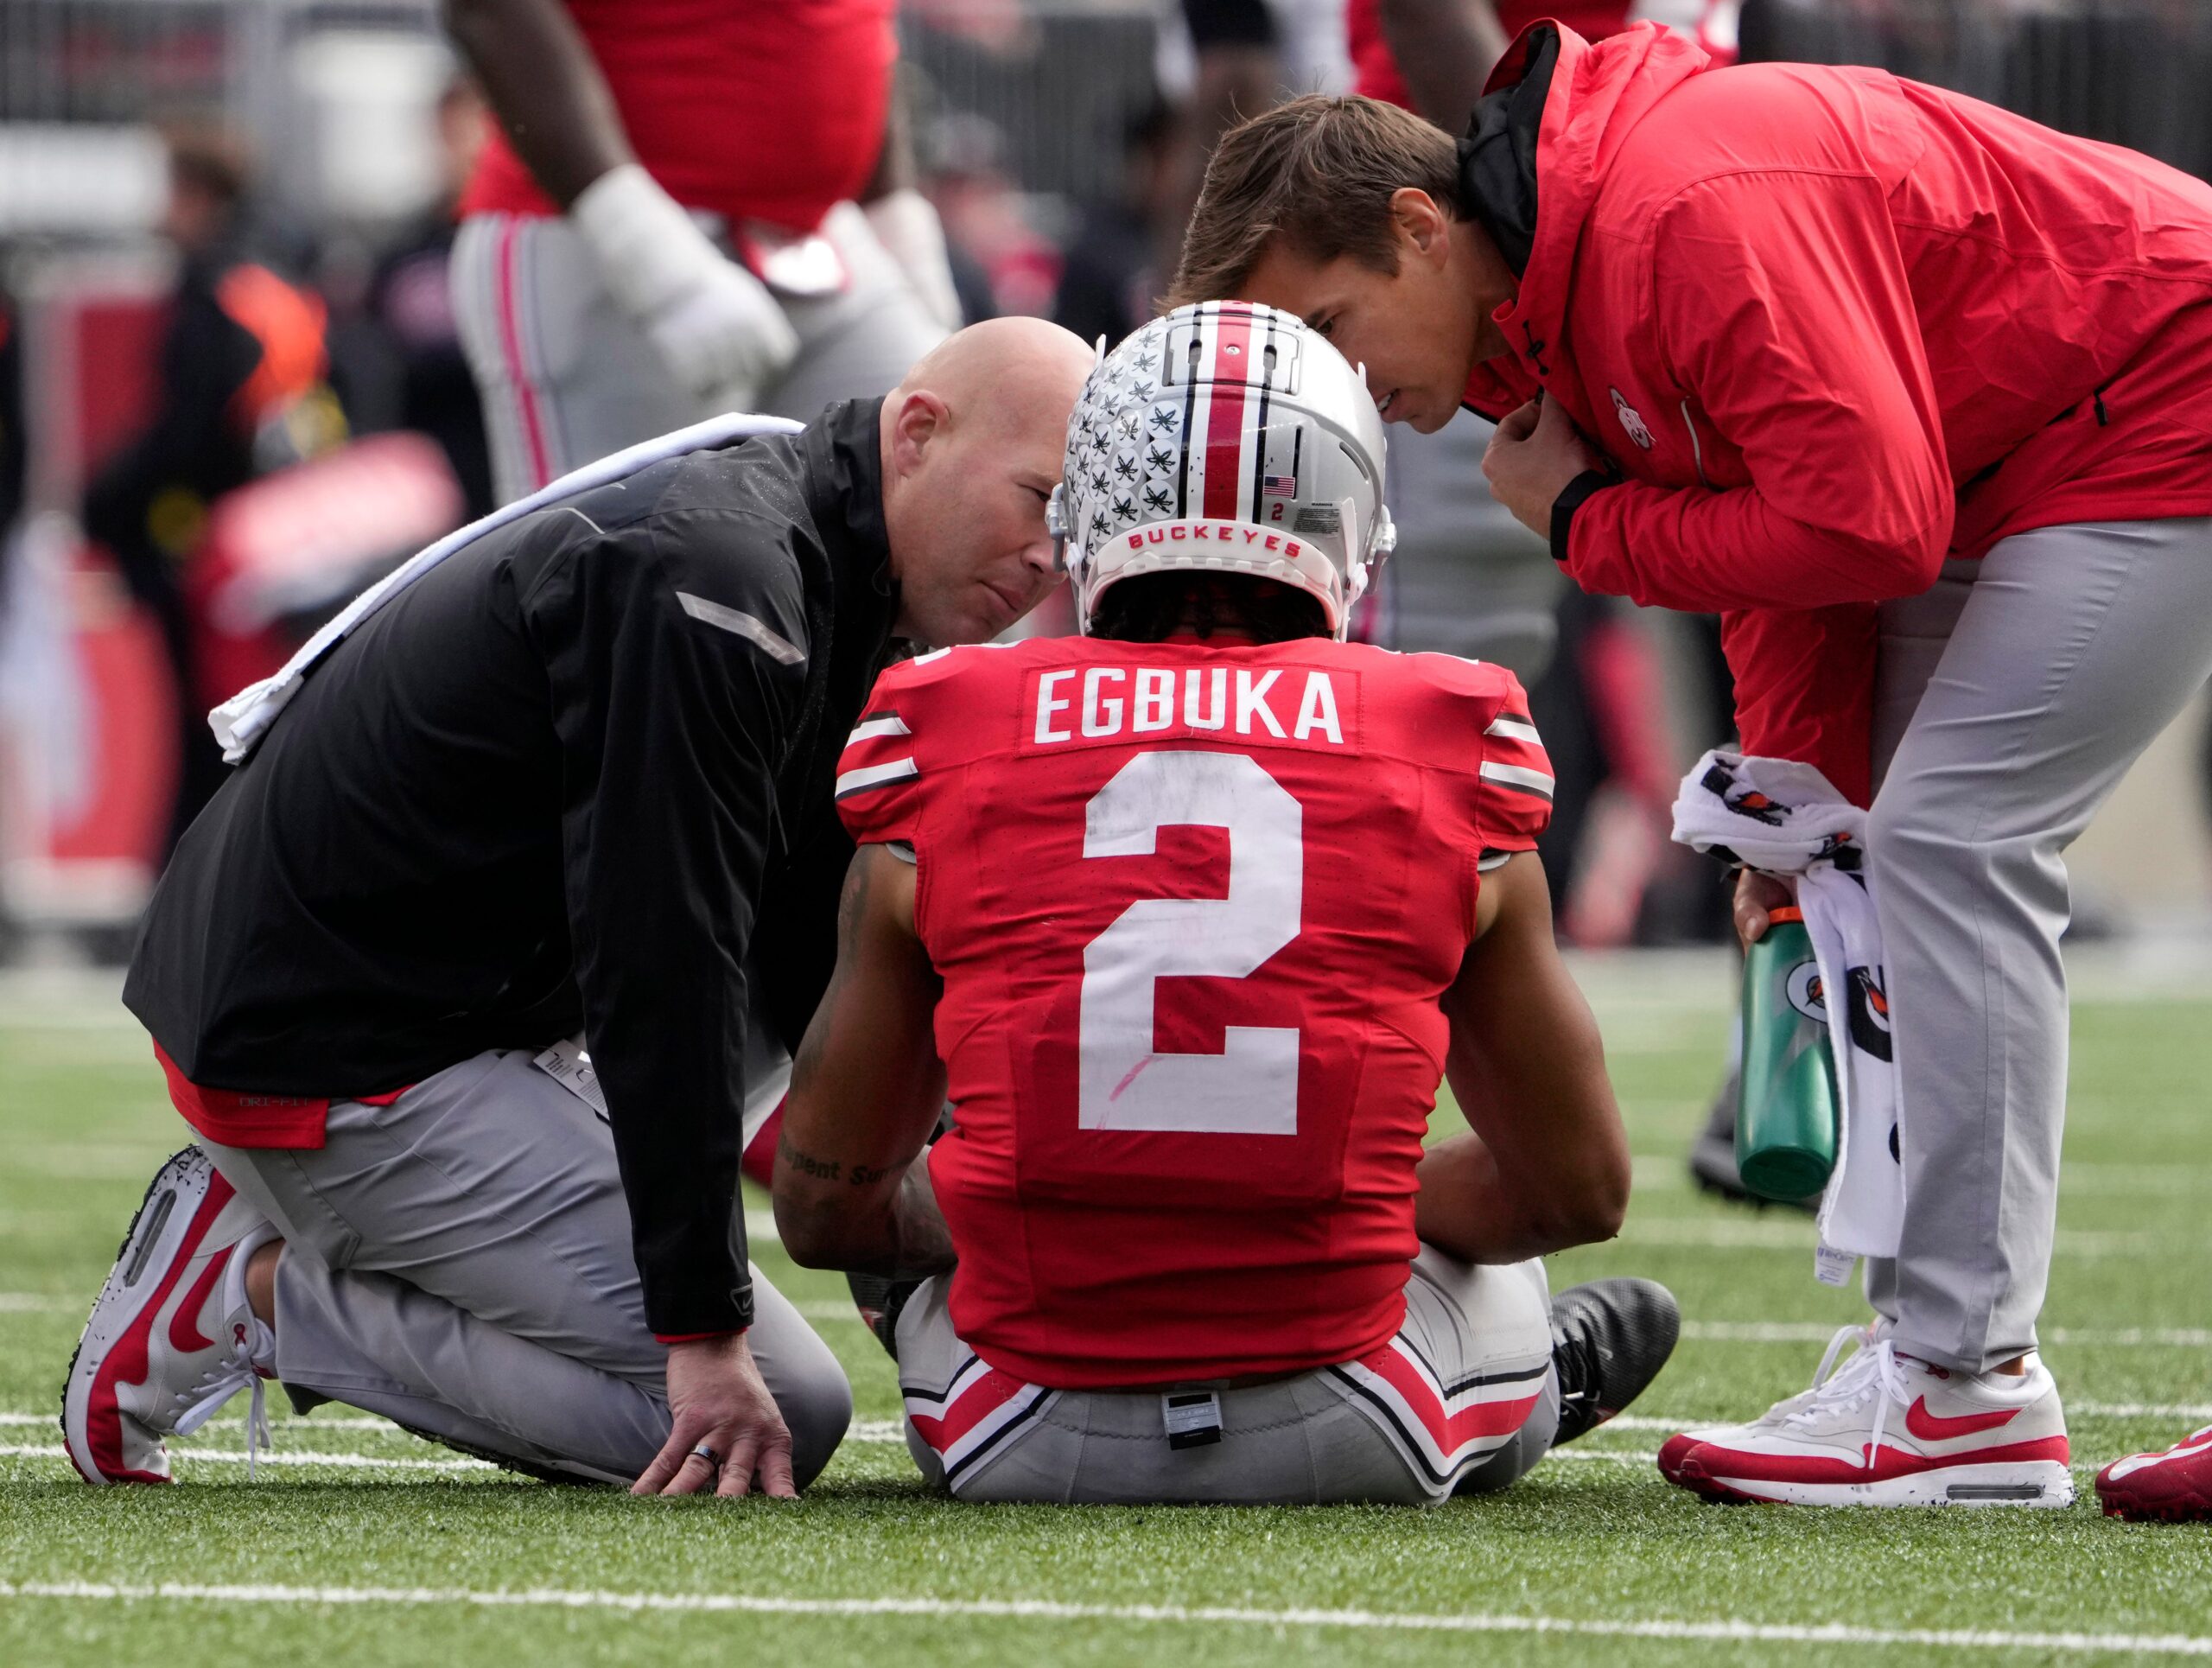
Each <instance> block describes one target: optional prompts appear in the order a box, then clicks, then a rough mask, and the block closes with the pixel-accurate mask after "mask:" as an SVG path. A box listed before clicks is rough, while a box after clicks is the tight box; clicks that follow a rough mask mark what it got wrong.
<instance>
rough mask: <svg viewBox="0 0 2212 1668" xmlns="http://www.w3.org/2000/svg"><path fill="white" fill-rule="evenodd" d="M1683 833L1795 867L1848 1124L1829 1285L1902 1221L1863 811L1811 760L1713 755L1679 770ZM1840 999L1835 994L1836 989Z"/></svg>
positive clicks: (1831, 1198) (1837, 1179)
mask: <svg viewBox="0 0 2212 1668" xmlns="http://www.w3.org/2000/svg"><path fill="white" fill-rule="evenodd" d="M1675 839H1676V840H1678V841H1680V842H1681V844H1684V845H1687V846H1692V847H1694V848H1695V849H1696V850H1700V851H1704V852H1709V853H1711V854H1712V855H1713V856H1717V857H1719V858H1721V859H1722V860H1723V861H1724V862H1728V863H1743V864H1745V865H1746V866H1747V867H1749V868H1752V869H1759V870H1761V871H1763V872H1764V873H1766V874H1770V875H1794V876H1796V880H1797V903H1798V907H1800V908H1801V909H1802V910H1803V911H1804V912H1805V931H1806V933H1808V936H1810V938H1811V939H1812V940H1813V955H1814V958H1815V960H1816V961H1817V962H1818V963H1819V964H1820V970H1821V989H1822V990H1823V991H1824V992H1825V993H1827V996H1828V997H1829V998H1830V999H1829V1000H1827V1002H1826V1003H1824V1004H1823V1006H1824V1007H1825V1009H1826V1010H1827V1024H1828V1041H1829V1044H1830V1046H1831V1047H1832V1048H1833V1050H1834V1056H1835V1062H1836V1086H1837V1089H1838V1098H1839V1100H1840V1103H1841V1104H1840V1108H1839V1120H1840V1127H1839V1128H1838V1130H1837V1139H1836V1167H1835V1171H1834V1174H1833V1175H1830V1176H1829V1178H1828V1185H1827V1191H1826V1192H1824V1193H1823V1194H1821V1211H1820V1234H1821V1245H1820V1251H1819V1252H1818V1254H1817V1256H1816V1257H1815V1264H1814V1270H1815V1273H1816V1274H1817V1275H1818V1276H1819V1277H1820V1278H1821V1280H1822V1281H1824V1282H1826V1283H1827V1284H1829V1285H1835V1286H1840V1285H1841V1284H1842V1283H1844V1282H1845V1281H1846V1280H1847V1279H1848V1278H1850V1276H1851V1269H1852V1265H1853V1263H1854V1262H1855V1261H1856V1259H1857V1258H1859V1257H1895V1256H1896V1255H1897V1240H1898V1236H1899V1234H1900V1232H1902V1230H1903V1228H1904V1166H1903V1164H1902V1163H1901V1162H1899V1159H1898V1156H1897V1154H1898V1141H1899V1135H1898V1128H1897V1125H1898V1120H1899V1118H1900V1117H1901V1115H1902V1111H1903V1109H1902V1106H1901V1105H1900V1101H1899V1097H1898V1094H1897V1067H1896V1066H1895V1065H1894V1064H1893V1063H1892V1062H1891V1050H1890V1016H1889V1003H1888V998H1887V996H1886V994H1885V989H1884V979H1883V958H1882V928H1881V923H1880V921H1879V920H1878V918H1877V917H1876V915H1875V913H1874V901H1873V900H1872V898H1871V897H1869V896H1868V895H1867V892H1866V812H1863V811H1861V810H1859V807H1858V806H1856V805H1853V804H1852V803H1851V802H1850V801H1849V800H1847V799H1845V798H1844V797H1843V795H1841V794H1840V793H1837V792H1836V791H1835V789H1834V786H1832V785H1831V784H1830V783H1829V781H1828V779H1827V777H1825V776H1823V775H1822V774H1821V773H1820V772H1819V771H1817V770H1815V768H1814V767H1812V766H1810V765H1804V764H1797V763H1795V762H1793V761H1790V760H1788V759H1758V758H1746V757H1745V756H1744V755H1743V754H1736V753H1722V752H1719V751H1717V750H1716V751H1714V752H1711V753H1708V754H1706V755H1705V757H1703V758H1702V759H1700V760H1699V761H1697V763H1696V764H1695V765H1694V767H1691V770H1690V774H1688V775H1687V776H1685V777H1683V778H1682V787H1681V793H1680V795H1679V796H1677V798H1676V799H1675ZM1839 991H1841V992H1843V993H1845V996H1846V999H1845V1000H1843V1001H1840V1002H1839V1001H1836V1000H1834V995H1835V993H1836V992H1839Z"/></svg>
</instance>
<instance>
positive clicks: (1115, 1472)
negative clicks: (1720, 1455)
mask: <svg viewBox="0 0 2212 1668" xmlns="http://www.w3.org/2000/svg"><path fill="white" fill-rule="evenodd" d="M945 1300H946V1282H945V1281H944V1280H943V1279H941V1278H940V1279H935V1280H931V1281H929V1282H928V1283H925V1285H924V1286H923V1287H922V1288H921V1289H920V1290H919V1291H918V1292H916V1293H915V1294H914V1296H913V1297H912V1299H911V1300H910V1301H909V1302H908V1303H907V1305H906V1309H905V1311H904V1312H903V1313H902V1314H901V1315H899V1391H900V1393H901V1394H902V1395H903V1396H904V1397H905V1398H906V1412H907V1418H906V1447H907V1450H908V1451H909V1452H910V1453H912V1455H913V1456H914V1463H915V1464H916V1465H918V1466H919V1467H921V1471H922V1474H923V1475H924V1476H925V1477H926V1478H928V1479H929V1480H930V1481H931V1484H933V1485H936V1486H938V1487H949V1488H950V1490H951V1492H952V1493H955V1494H957V1496H959V1498H961V1499H963V1500H991V1501H1030V1502H1053V1503H1064V1502H1065V1503H1076V1502H1082V1503H1090V1504H1097V1505H1109V1506H1110V1505H1120V1506H1137V1505H1147V1504H1154V1503H1165V1504H1174V1505H1196V1504H1205V1505H1218V1506H1268V1505H1274V1506H1301V1505H1326V1504H1331V1503H1335V1502H1344V1501H1371V1502H1376V1503H1379V1504H1384V1505H1397V1506H1433V1505H1435V1504H1437V1503H1438V1502H1440V1501H1441V1500H1443V1499H1446V1498H1447V1497H1448V1496H1450V1495H1452V1494H1453V1493H1461V1494H1471V1493H1488V1492H1490V1491H1491V1490H1495V1489H1499V1488H1503V1487H1505V1486H1506V1485H1507V1484H1509V1483H1510V1482H1512V1481H1514V1480H1516V1478H1519V1477H1521V1476H1522V1475H1524V1474H1526V1473H1527V1472H1528V1471H1529V1468H1530V1467H1533V1466H1534V1465H1535V1463H1536V1461H1539V1460H1541V1458H1543V1456H1544V1455H1545V1454H1546V1453H1547V1452H1548V1451H1549V1449H1550V1448H1551V1442H1552V1437H1553V1436H1554V1435H1555V1434H1556V1433H1557V1431H1558V1429H1559V1410H1560V1396H1559V1379H1558V1378H1557V1376H1556V1375H1555V1374H1554V1372H1553V1369H1552V1337H1551V1294H1550V1289H1549V1288H1548V1285H1547V1283H1546V1282H1545V1277H1544V1265H1543V1264H1541V1263H1540V1262H1528V1263H1516V1264H1508V1265H1504V1266H1499V1267H1486V1266H1485V1267H1474V1266H1470V1265H1469V1264H1465V1263H1459V1262H1455V1261H1453V1260H1452V1258H1450V1257H1446V1256H1444V1255H1443V1254H1442V1253H1441V1252H1439V1251H1433V1250H1424V1251H1422V1252H1421V1255H1420V1257H1417V1258H1416V1259H1415V1260H1414V1264H1413V1270H1412V1274H1411V1276H1410V1277H1409V1278H1408V1281H1407V1283H1406V1320H1405V1324H1404V1326H1403V1327H1401V1328H1400V1330H1399V1333H1398V1335H1397V1337H1396V1338H1395V1339H1394V1340H1392V1341H1391V1342H1390V1343H1389V1344H1388V1345H1386V1346H1384V1347H1383V1349H1382V1350H1380V1351H1378V1352H1376V1354H1375V1355H1371V1356H1369V1357H1367V1358H1365V1359H1363V1361H1359V1362H1347V1363H1345V1364H1344V1365H1343V1366H1335V1367H1325V1368H1322V1369H1320V1370H1319V1371H1317V1372H1306V1373H1300V1374H1299V1375H1297V1376H1296V1377H1294V1378H1280V1379H1276V1380H1274V1381H1273V1382H1271V1383H1267V1384H1258V1385H1243V1386H1241V1387H1238V1388H1236V1389H1226V1388H1218V1387H1214V1386H1206V1385H1193V1386H1177V1387H1176V1393H1177V1394H1178V1395H1181V1394H1183V1393H1184V1392H1185V1391H1186V1390H1187V1391H1198V1392H1203V1391H1206V1390H1209V1389H1211V1390H1212V1391H1213V1393H1214V1395H1215V1396H1216V1397H1217V1403H1218V1410H1219V1421H1220V1429H1221V1436H1220V1439H1219V1440H1218V1441H1217V1442H1210V1443H1206V1444H1204V1445H1200V1446H1192V1447H1185V1448H1177V1447H1175V1446H1174V1445H1173V1443H1172V1442H1170V1441H1169V1438H1168V1434H1167V1427H1166V1417H1167V1415H1166V1405H1165V1402H1164V1400H1163V1393H1162V1392H1161V1391H1159V1390H1157V1389H1154V1390H1147V1391H1097V1390H1093V1391H1074V1390H1046V1389H1044V1388H1042V1387H1041V1386H1039V1385H1024V1384H1020V1383H1019V1382H1018V1381H1016V1380H1014V1378H1010V1377H1009V1376H1007V1375H1005V1374H1002V1373H997V1372H992V1371H991V1370H990V1369H989V1368H988V1366H987V1365H986V1364H984V1363H983V1362H982V1361H981V1360H980V1359H978V1357H977V1356H976V1352H975V1351H973V1350H972V1349H970V1348H969V1347H968V1346H967V1345H965V1344H963V1343H962V1342H961V1340H959V1338H958V1337H957V1336H956V1335H955V1334H954V1332H953V1329H952V1316H951V1313H950V1309H949V1308H948V1307H947V1304H946V1301H945ZM1383 1356H1389V1358H1390V1359H1388V1360H1383V1359H1378V1358H1379V1357H1383ZM1486 1406H1487V1407H1489V1408H1491V1409H1492V1410H1494V1412H1495V1414H1496V1415H1497V1416H1499V1417H1484V1412H1483V1410H1484V1407H1486ZM924 1422H926V1423H924Z"/></svg>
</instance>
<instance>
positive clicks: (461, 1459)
mask: <svg viewBox="0 0 2212 1668" xmlns="http://www.w3.org/2000/svg"><path fill="white" fill-rule="evenodd" d="M68 1457H69V1450H68V1449H67V1448H64V1447H62V1446H61V1444H60V1443H59V1442H55V1443H54V1444H52V1445H51V1446H48V1445H47V1444H45V1443H39V1442H15V1443H6V1444H0V1459H10V1460H66V1459H67V1458H68ZM171 1457H172V1458H175V1459H181V1460H185V1461H192V1462H195V1463H203V1464H204V1463H206V1462H207V1461H216V1462H217V1463H219V1464H223V1465H244V1464H245V1461H246V1456H245V1450H244V1449H243V1448H241V1449H239V1450H238V1451H237V1452H235V1453H233V1452H231V1451H229V1450H227V1449H225V1448H194V1447H190V1446H183V1447H180V1448H177V1450H176V1451H175V1454H174V1455H172V1456H171ZM260 1462H261V1463H262V1464H263V1465H321V1466H332V1467H340V1468H342V1469H346V1470H353V1469H360V1470H365V1471H497V1470H498V1469H499V1467H497V1466H495V1465H493V1464H492V1463H491V1462H490V1461H486V1460H471V1459H468V1458H467V1457H465V1456H464V1455H458V1454H456V1455H454V1457H453V1458H452V1459H450V1460H385V1459H378V1457H377V1456H375V1455H370V1454H305V1453H297V1452H292V1451H289V1450H286V1449H282V1448H280V1449H277V1451H275V1452H273V1453H264V1454H263V1455H260Z"/></svg>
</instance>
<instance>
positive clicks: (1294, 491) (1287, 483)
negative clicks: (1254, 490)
mask: <svg viewBox="0 0 2212 1668" xmlns="http://www.w3.org/2000/svg"><path fill="white" fill-rule="evenodd" d="M1260 495H1261V496H1262V497H1263V498H1296V497H1297V496H1298V477H1297V476H1296V475H1263V476H1262V477H1261V481H1260Z"/></svg>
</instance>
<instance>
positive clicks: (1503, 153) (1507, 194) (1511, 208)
mask: <svg viewBox="0 0 2212 1668" xmlns="http://www.w3.org/2000/svg"><path fill="white" fill-rule="evenodd" d="M1527 53H1528V58H1527V68H1526V70H1525V71H1524V72H1523V73H1522V77H1521V79H1520V80H1518V81H1516V82H1515V83H1514V84H1513V85H1512V86H1505V87H1500V88H1498V89H1497V91H1496V92H1488V93H1484V95H1483V98H1482V100H1481V102H1480V103H1478V105H1476V106H1475V113H1474V115H1473V117H1472V118H1471V119H1470V120H1469V122H1468V124H1467V133H1466V137H1465V138H1463V139H1461V140H1460V141H1459V195H1460V200H1461V203H1462V206H1463V207H1465V209H1466V211H1467V212H1468V213H1470V214H1471V215H1473V216H1474V218H1475V219H1476V220H1478V221H1479V222H1480V223H1481V225H1482V226H1483V229H1484V231H1486V232H1489V233H1490V235H1491V239H1492V240H1493V241H1495V242H1496V243H1497V247H1498V252H1499V253H1500V254H1502V255H1503V256H1504V257H1505V264H1507V265H1508V266H1510V267H1511V268H1512V269H1513V274H1514V276H1515V277H1520V276H1521V275H1522V273H1524V272H1526V271H1528V269H1529V251H1531V250H1533V249H1534V248H1535V241H1536V136H1537V133H1538V131H1539V130H1541V128H1542V126H1543V124H1544V100H1545V99H1547V98H1548V97H1549V96H1550V94H1551V90H1552V71H1553V70H1554V69H1555V68H1556V67H1558V65H1559V31H1558V30H1557V29H1553V28H1551V27H1550V26H1549V25H1548V24H1539V25H1537V26H1536V27H1535V28H1533V29H1530V30H1529V38H1528V46H1527Z"/></svg>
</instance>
